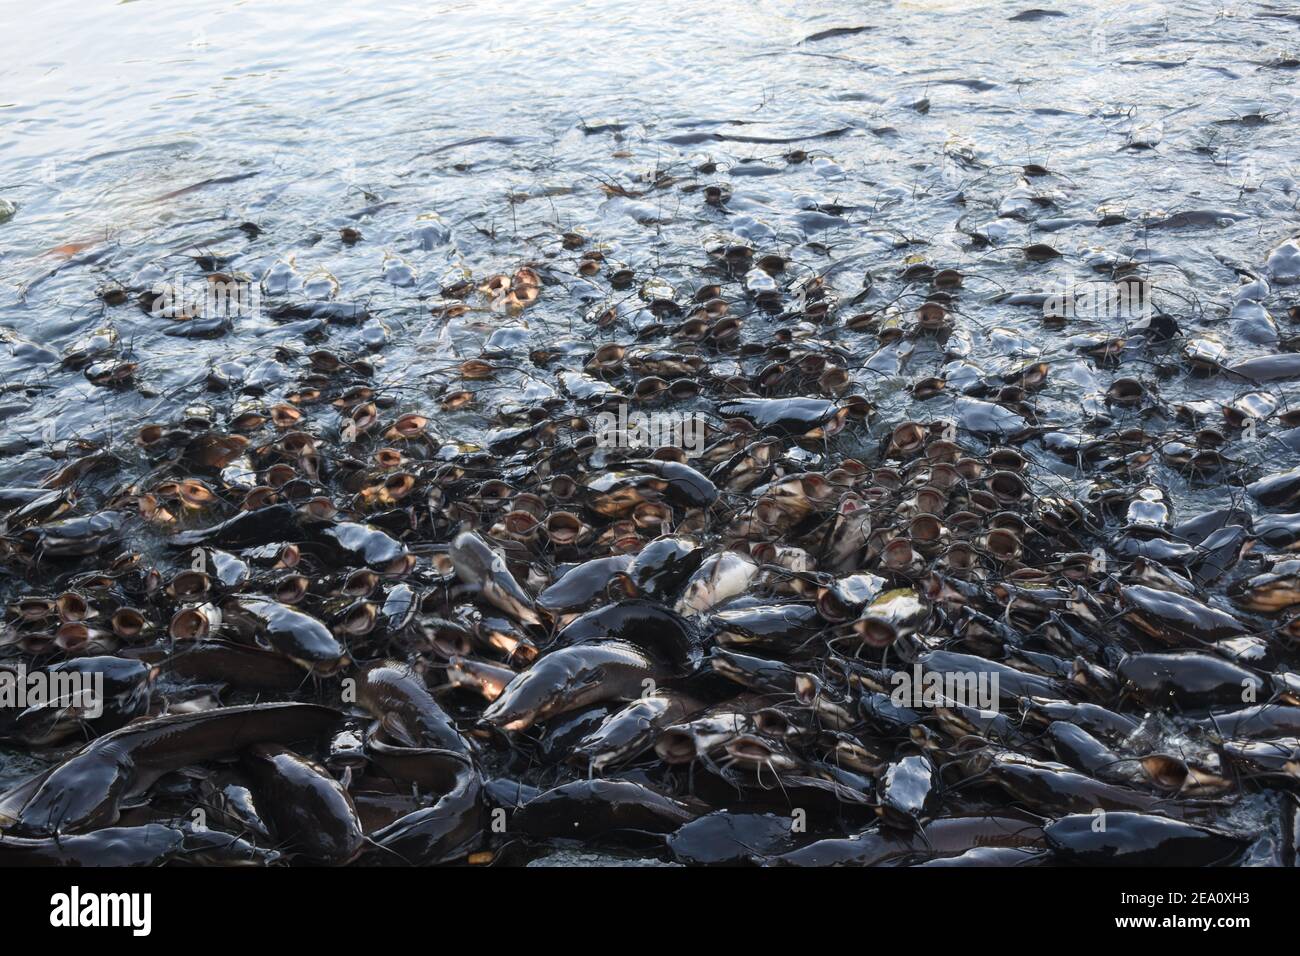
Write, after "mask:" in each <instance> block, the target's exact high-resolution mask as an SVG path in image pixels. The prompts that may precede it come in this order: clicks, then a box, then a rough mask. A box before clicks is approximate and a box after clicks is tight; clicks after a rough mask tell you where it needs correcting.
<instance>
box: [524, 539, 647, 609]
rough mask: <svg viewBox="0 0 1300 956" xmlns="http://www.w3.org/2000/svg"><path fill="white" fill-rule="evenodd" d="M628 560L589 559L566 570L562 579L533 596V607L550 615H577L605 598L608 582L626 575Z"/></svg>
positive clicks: (626, 557) (622, 557) (616, 557)
mask: <svg viewBox="0 0 1300 956" xmlns="http://www.w3.org/2000/svg"><path fill="white" fill-rule="evenodd" d="M631 563H632V556H631V555H627V554H617V555H613V556H611V557H608V558H593V559H592V560H590V561H585V562H583V563H582V564H579V565H578V566H577V567H574V568H570V569H569V571H567V572H566V573H565V574H564V576H563V577H562V578H560V579H559V580H558V581H556V582H555V583H554V584H552V585H551V586H550V587H548V588H547V589H546V590H545V591H543V592H542V593H541V594H539V595H538V596H537V606H538V607H541V608H545V609H546V610H548V611H551V612H552V613H556V612H561V611H578V610H582V609H584V608H586V607H588V606H589V605H590V604H592V602H594V601H595V600H597V599H598V598H600V597H603V596H604V595H605V589H606V588H607V587H608V586H609V583H610V581H612V580H614V578H615V576H616V575H618V574H619V573H620V572H623V571H626V570H627V568H628V566H629V565H630V564H631Z"/></svg>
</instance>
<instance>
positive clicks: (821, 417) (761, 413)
mask: <svg viewBox="0 0 1300 956" xmlns="http://www.w3.org/2000/svg"><path fill="white" fill-rule="evenodd" d="M838 411H839V409H838V406H836V404H835V403H834V402H830V401H826V400H824V399H819V398H741V399H736V400H734V401H730V402H723V403H722V404H721V405H719V406H718V414H719V415H721V416H722V417H723V418H743V419H744V420H745V421H747V422H749V423H750V424H751V425H753V426H754V427H755V428H757V429H758V430H759V431H761V432H764V433H766V434H769V435H777V436H779V437H782V438H799V437H802V436H803V435H806V434H808V433H809V432H811V431H814V430H815V429H818V428H821V427H822V426H824V425H827V424H828V423H829V422H831V421H832V419H834V418H835V416H836V414H837V413H838Z"/></svg>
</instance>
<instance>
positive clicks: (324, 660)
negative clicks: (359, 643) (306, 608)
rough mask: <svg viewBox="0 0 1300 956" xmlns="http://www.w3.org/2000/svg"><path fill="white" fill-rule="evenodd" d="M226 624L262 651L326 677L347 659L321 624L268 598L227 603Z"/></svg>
mask: <svg viewBox="0 0 1300 956" xmlns="http://www.w3.org/2000/svg"><path fill="white" fill-rule="evenodd" d="M223 611H224V613H225V616H226V618H227V619H228V620H230V621H231V622H232V623H234V624H236V626H239V627H241V628H243V629H245V630H246V631H247V632H248V633H249V635H250V636H252V637H254V638H256V639H257V641H258V643H259V644H261V645H262V646H263V647H266V648H269V649H271V650H274V651H275V652H276V653H278V654H283V655H284V656H285V657H288V658H290V659H292V660H294V661H297V662H298V663H300V664H301V665H302V666H304V667H306V668H308V669H311V670H317V671H322V672H325V673H329V672H330V671H333V670H335V669H337V668H338V667H339V665H340V664H341V663H342V661H343V659H344V658H345V657H346V653H347V652H346V651H345V650H344V648H343V645H342V644H340V643H339V641H338V638H336V637H335V636H334V634H333V633H332V632H331V631H330V629H329V628H328V627H326V626H325V625H324V624H323V623H322V622H321V621H318V620H317V619H316V618H314V617H312V616H311V615H310V614H306V613H304V612H302V611H299V610H297V609H295V608H292V607H289V606H288V605H287V604H281V603H279V602H278V601H272V600H270V599H268V598H258V597H251V596H250V597H238V598H232V599H231V600H229V601H227V602H226V603H225V605H224V606H223Z"/></svg>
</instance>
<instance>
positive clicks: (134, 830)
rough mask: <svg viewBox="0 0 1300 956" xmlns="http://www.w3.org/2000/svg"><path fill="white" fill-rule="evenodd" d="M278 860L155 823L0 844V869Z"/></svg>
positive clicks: (232, 839) (231, 841) (212, 835)
mask: <svg viewBox="0 0 1300 956" xmlns="http://www.w3.org/2000/svg"><path fill="white" fill-rule="evenodd" d="M278 857H279V854H278V853H276V852H275V851H273V850H261V849H258V848H256V847H254V846H252V845H251V844H249V843H247V842H245V841H244V840H242V839H240V838H239V837H237V836H234V835H232V834H228V833H218V832H216V831H209V832H206V833H197V832H194V831H186V830H182V829H179V828H177V827H171V826H165V825H163V824H160V823H146V824H142V825H140V826H134V827H104V828H103V829H100V830H95V831H93V832H91V833H75V834H62V835H61V836H58V837H34V838H33V837H13V836H5V837H4V839H0V865H3V866H69V867H85V866H96V867H100V866H111V867H128V866H162V865H163V864H167V863H172V864H175V863H192V864H205V865H209V866H212V865H218V866H219V865H222V864H228V865H230V864H233V865H240V864H259V865H266V864H268V863H273V862H275V861H276V859H278Z"/></svg>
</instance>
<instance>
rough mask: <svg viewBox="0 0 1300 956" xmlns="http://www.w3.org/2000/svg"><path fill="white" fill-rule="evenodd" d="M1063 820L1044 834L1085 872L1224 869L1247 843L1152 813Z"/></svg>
mask: <svg viewBox="0 0 1300 956" xmlns="http://www.w3.org/2000/svg"><path fill="white" fill-rule="evenodd" d="M1097 820H1098V817H1097V815H1095V814H1091V813H1086V814H1076V815H1074V816H1068V817H1063V818H1061V819H1059V820H1056V821H1053V822H1052V823H1049V824H1048V825H1047V826H1046V827H1044V828H1043V832H1044V833H1045V834H1046V837H1047V845H1048V846H1050V847H1051V848H1052V851H1053V852H1054V853H1056V855H1057V856H1058V857H1060V858H1061V860H1062V861H1063V862H1066V863H1073V864H1080V865H1084V866H1171V865H1172V866H1226V865H1227V864H1229V863H1232V862H1234V861H1235V860H1236V859H1237V858H1238V857H1239V856H1240V855H1241V854H1242V852H1243V851H1244V850H1245V848H1246V846H1247V845H1248V843H1249V841H1248V840H1246V839H1243V838H1242V837H1239V836H1236V835H1234V834H1231V833H1225V832H1223V831H1222V830H1215V829H1212V828H1210V827H1202V826H1196V825H1194V824H1191V823H1184V822H1183V821H1181V820H1171V819H1169V818H1168V817H1162V816H1156V815H1154V814H1148V813H1125V812H1121V811H1108V812H1107V813H1106V815H1105V826H1104V828H1100V829H1099V828H1098V826H1097Z"/></svg>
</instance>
